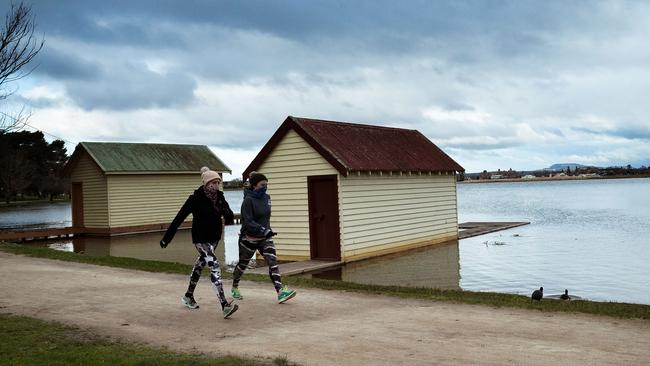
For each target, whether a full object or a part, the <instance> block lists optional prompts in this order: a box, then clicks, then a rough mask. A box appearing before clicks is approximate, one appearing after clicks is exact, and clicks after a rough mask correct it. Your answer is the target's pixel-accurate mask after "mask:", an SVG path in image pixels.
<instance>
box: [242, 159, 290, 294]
mask: <svg viewBox="0 0 650 366" xmlns="http://www.w3.org/2000/svg"><path fill="white" fill-rule="evenodd" d="M248 181H249V186H247V187H245V188H244V202H242V205H241V211H240V212H241V233H240V234H239V263H237V266H236V267H235V270H234V272H233V280H232V290H231V294H232V297H233V298H235V299H237V300H242V299H243V298H244V297H243V296H242V294H241V292H240V291H239V280H240V279H241V276H242V275H243V274H244V271H245V270H246V267H247V266H248V262H249V261H250V260H251V258H252V257H253V254H255V251H258V252H259V253H260V254H261V255H262V256H263V257H264V260H265V261H266V264H268V266H269V276H270V277H271V282H273V287H275V291H276V292H277V293H278V303H279V304H282V303H283V302H285V301H287V300H289V299H291V298H293V297H294V296H296V291H294V290H290V289H289V288H288V287H287V286H286V285H284V286H283V285H282V278H281V276H280V270H279V268H278V260H277V256H276V254H275V244H273V236H275V235H276V233H275V232H273V230H271V197H270V196H269V195H268V194H266V187H267V184H268V179H266V177H265V176H264V174H260V173H257V172H253V173H251V175H250V177H249V179H248Z"/></svg>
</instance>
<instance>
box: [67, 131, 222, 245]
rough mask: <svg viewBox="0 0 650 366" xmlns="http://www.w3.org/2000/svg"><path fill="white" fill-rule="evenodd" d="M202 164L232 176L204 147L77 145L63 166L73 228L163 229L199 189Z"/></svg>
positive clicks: (111, 231) (87, 230)
mask: <svg viewBox="0 0 650 366" xmlns="http://www.w3.org/2000/svg"><path fill="white" fill-rule="evenodd" d="M203 166H207V167H209V168H210V169H212V170H215V171H217V172H219V173H220V174H223V173H224V172H228V173H230V172H231V171H230V169H229V168H228V166H226V164H224V163H223V162H222V161H221V160H220V159H219V158H218V157H217V156H215V155H214V154H213V153H212V151H210V149H209V148H208V147H207V146H203V145H172V144H144V143H114V142H81V143H79V144H78V145H77V147H76V148H75V151H74V153H73V154H72V156H71V157H70V160H69V161H68V163H67V164H66V166H65V168H64V174H65V176H66V177H67V178H68V179H69V181H70V184H71V189H70V192H71V196H72V225H73V227H75V228H78V229H81V230H80V231H82V232H84V233H86V234H91V235H93V234H95V235H116V234H125V233H134V232H146V231H158V230H164V229H166V227H167V226H168V225H169V224H170V223H171V221H172V219H173V218H174V216H175V215H176V213H177V212H178V210H179V209H180V207H181V206H182V204H183V203H184V202H185V200H186V199H187V197H188V196H189V195H190V194H191V193H192V192H193V191H194V189H196V188H197V187H198V186H200V185H201V175H200V169H201V167H203ZM190 220H191V215H190V217H189V218H188V222H186V223H185V224H184V226H187V225H188V224H189V221H190Z"/></svg>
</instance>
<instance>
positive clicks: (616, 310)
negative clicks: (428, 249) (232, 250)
mask: <svg viewBox="0 0 650 366" xmlns="http://www.w3.org/2000/svg"><path fill="white" fill-rule="evenodd" d="M0 250H1V251H5V252H9V253H14V254H21V255H27V256H32V257H39V258H49V259H57V260H62V261H70V262H81V263H89V264H96V265H102V266H110V267H120V268H130V269H137V270H143V271H149V272H165V273H181V274H188V273H189V272H190V270H191V267H192V266H190V265H186V264H180V263H170V262H158V261H148V260H141V259H134V258H122V257H91V256H86V255H82V254H76V253H70V252H61V251H56V250H52V249H48V248H35V247H29V246H23V245H18V244H0ZM223 277H224V278H232V275H231V274H230V273H227V272H224V273H223ZM244 279H245V280H249V281H256V282H267V281H269V279H268V277H267V276H265V275H255V274H246V275H244ZM283 282H285V283H286V284H288V285H292V286H299V287H306V288H319V289H323V290H339V291H350V292H356V293H364V294H377V295H388V296H395V297H400V298H408V299H422V300H432V301H447V302H454V303H462V304H476V305H487V306H493V307H510V308H522V309H533V310H539V311H547V312H573V313H585V314H594V315H604V316H610V317H615V318H638V319H645V320H649V319H650V305H642V304H627V303H617V302H597V301H577V300H572V301H557V300H543V301H541V302H531V300H530V298H529V297H527V296H521V295H512V294H503V293H495V292H473V291H462V290H437V289H430V288H420V287H400V286H378V285H364V284H356V283H350V282H342V281H330V280H322V279H314V278H305V277H285V278H284V279H283Z"/></svg>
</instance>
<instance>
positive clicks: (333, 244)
mask: <svg viewBox="0 0 650 366" xmlns="http://www.w3.org/2000/svg"><path fill="white" fill-rule="evenodd" d="M307 187H308V189H307V191H308V196H309V239H310V249H311V258H312V259H331V260H341V244H340V232H339V197H338V184H337V181H336V175H323V176H313V177H307Z"/></svg>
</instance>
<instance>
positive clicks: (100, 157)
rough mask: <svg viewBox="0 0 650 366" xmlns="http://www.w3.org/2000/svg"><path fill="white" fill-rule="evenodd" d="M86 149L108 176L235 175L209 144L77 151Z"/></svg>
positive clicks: (105, 145)
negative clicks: (207, 170) (203, 171)
mask: <svg viewBox="0 0 650 366" xmlns="http://www.w3.org/2000/svg"><path fill="white" fill-rule="evenodd" d="M79 149H83V150H85V151H86V152H87V153H88V154H89V155H90V157H91V158H93V160H94V161H95V162H96V163H97V165H98V166H99V167H100V169H101V170H102V171H104V172H105V173H139V172H176V173H178V172H188V173H198V172H199V171H200V170H201V168H202V167H204V166H207V167H208V168H210V169H212V170H214V171H217V172H228V173H231V170H230V168H228V166H227V165H226V164H224V163H223V162H222V161H221V160H220V159H219V158H218V157H217V156H216V155H214V154H213V153H212V151H210V149H209V148H208V147H207V146H205V145H175V144H140V143H121V142H81V143H79V145H77V148H76V149H75V153H74V154H73V156H72V157H71V158H70V162H69V163H68V165H71V164H72V163H73V161H74V160H76V159H74V155H76V154H77V150H79Z"/></svg>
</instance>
